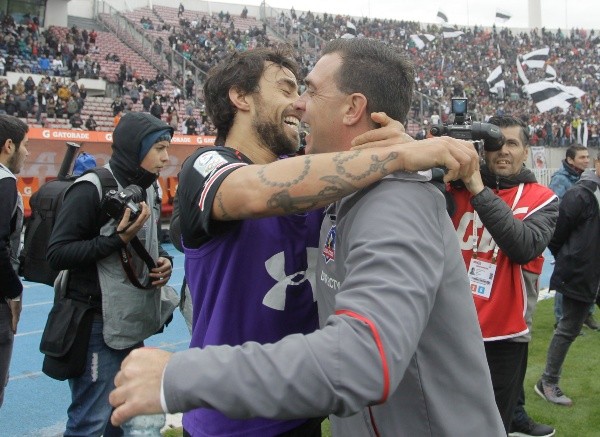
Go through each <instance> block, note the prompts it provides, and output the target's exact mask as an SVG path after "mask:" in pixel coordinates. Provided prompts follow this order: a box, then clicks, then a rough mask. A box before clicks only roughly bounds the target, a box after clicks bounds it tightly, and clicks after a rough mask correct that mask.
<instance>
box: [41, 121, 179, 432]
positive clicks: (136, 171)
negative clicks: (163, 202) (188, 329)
mask: <svg viewBox="0 0 600 437" xmlns="http://www.w3.org/2000/svg"><path fill="white" fill-rule="evenodd" d="M172 135H173V129H172V128H171V127H170V126H169V125H167V124H166V123H164V122H162V121H160V120H158V119H157V118H155V117H153V116H152V115H150V114H148V113H128V114H125V115H124V116H123V118H122V119H121V122H120V123H119V125H118V126H117V127H116V128H115V131H114V133H113V144H112V156H111V158H110V161H109V164H108V166H106V167H107V168H108V169H109V170H110V171H111V172H112V174H113V176H114V177H115V179H116V181H117V182H118V185H119V187H118V189H119V191H121V190H123V188H125V187H128V186H130V185H137V186H138V187H140V188H141V193H142V196H143V198H144V200H143V201H142V202H140V203H139V209H140V212H139V215H138V216H137V218H134V219H132V220H130V216H131V214H132V211H131V209H130V208H125V209H124V211H125V212H124V214H123V216H122V218H121V219H109V217H108V215H107V214H106V213H105V212H104V210H103V208H102V206H101V199H100V193H101V190H100V189H99V184H98V182H99V179H98V177H97V176H96V175H95V174H93V173H92V174H89V175H84V176H83V177H82V178H80V179H78V180H77V181H76V182H75V183H74V184H73V185H72V186H71V187H69V189H68V190H67V192H66V193H65V197H64V203H63V205H62V207H61V209H60V212H59V214H58V217H57V220H56V225H55V227H54V229H53V231H52V235H51V238H50V242H49V247H48V253H47V257H48V260H49V262H50V265H51V266H52V267H53V268H54V269H56V270H68V271H69V276H68V280H67V283H66V287H65V289H64V290H63V293H64V297H63V299H61V302H62V303H61V305H62V306H65V307H66V306H67V305H65V304H64V302H65V301H70V302H69V303H68V305H71V306H81V305H85V307H84V308H83V311H84V312H85V315H86V316H87V317H89V319H91V321H90V322H89V323H87V324H84V323H82V324H80V326H79V328H78V335H79V336H80V337H84V338H85V340H84V341H83V346H82V345H81V343H78V344H77V345H76V346H77V347H80V350H81V352H80V353H79V355H80V356H81V355H82V354H85V355H86V360H87V361H86V363H85V367H83V366H81V367H83V374H80V375H77V374H75V375H69V376H68V378H69V387H70V389H71V396H72V398H71V405H70V406H69V409H68V421H67V429H66V432H65V434H64V435H65V436H75V435H78V436H81V435H86V436H99V435H102V434H104V435H105V436H110V435H120V433H119V431H117V430H115V429H114V427H113V426H112V425H111V424H110V423H109V420H108V419H109V416H110V413H111V407H110V405H109V403H108V394H109V393H110V391H111V390H112V389H113V388H114V382H113V381H114V377H115V375H116V373H117V372H118V370H119V368H120V365H121V361H122V360H123V359H124V358H125V357H126V356H127V354H128V353H129V352H130V351H131V350H132V349H134V348H136V347H140V346H142V345H143V343H142V342H143V341H144V340H145V339H146V338H147V337H149V336H150V335H152V334H154V333H156V332H157V331H158V330H160V328H161V326H162V323H164V321H165V319H166V317H168V315H170V314H168V315H166V316H165V315H164V314H163V312H167V313H168V312H169V311H170V312H171V313H172V310H173V308H170V307H167V306H164V305H161V303H160V301H161V299H160V294H161V293H160V288H161V287H162V286H163V285H164V284H166V282H167V281H168V279H169V277H170V275H171V268H172V267H171V258H170V257H169V256H168V255H167V253H166V251H164V250H163V249H162V248H161V247H160V245H159V242H158V238H157V232H158V230H157V224H158V223H159V218H160V200H159V199H158V196H157V192H156V188H155V185H154V183H155V181H156V179H157V178H158V175H159V173H160V171H161V169H162V168H163V167H164V166H165V165H167V163H168V162H169V155H168V147H169V142H170V140H171V137H172ZM94 178H95V179H94ZM134 237H138V239H139V241H141V244H142V245H143V246H144V248H145V249H146V250H147V252H148V253H149V254H150V256H151V257H152V259H153V261H154V262H155V267H154V268H150V269H148V268H146V267H145V266H146V265H145V264H144V263H143V261H142V260H141V257H140V256H139V255H138V252H137V251H136V250H134V248H133V247H132V244H131V243H132V240H134ZM122 257H125V259H126V260H127V259H128V258H129V259H128V261H127V262H124V263H121V259H122ZM127 264H129V265H130V266H131V267H130V268H129V269H127ZM132 274H133V275H134V276H136V277H137V279H138V280H137V282H138V284H139V283H142V284H146V285H145V286H144V288H145V289H142V290H140V289H139V288H140V287H139V286H137V285H135V283H136V280H135V278H133V279H132ZM136 287H137V288H136ZM62 306H59V305H57V304H55V307H54V308H53V311H54V312H58V310H59V309H60V308H62ZM86 320H87V319H86ZM51 321H52V312H51V313H50V316H49V319H48V324H47V327H46V329H47V330H48V329H49V328H48V327H49V326H52V324H51ZM88 325H89V327H88ZM80 331H83V332H80ZM76 346H74V347H76ZM86 352H87V353H86Z"/></svg>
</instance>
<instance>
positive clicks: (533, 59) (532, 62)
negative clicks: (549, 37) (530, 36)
mask: <svg viewBox="0 0 600 437" xmlns="http://www.w3.org/2000/svg"><path fill="white" fill-rule="evenodd" d="M549 53H550V47H544V48H543V49H538V50H534V51H533V52H529V53H526V54H524V55H523V64H525V65H527V66H528V67H529V68H544V64H545V63H546V61H547V60H548V54H549Z"/></svg>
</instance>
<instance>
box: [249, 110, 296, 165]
mask: <svg viewBox="0 0 600 437" xmlns="http://www.w3.org/2000/svg"><path fill="white" fill-rule="evenodd" d="M263 115H264V113H263V112H262V111H261V112H259V113H258V115H257V117H256V118H255V119H254V121H253V123H252V125H253V127H254V129H255V130H256V133H257V135H258V137H259V138H260V140H261V141H262V142H263V143H264V144H265V145H266V146H267V148H268V149H269V150H270V151H271V152H273V153H274V154H275V155H277V156H281V155H295V154H296V153H297V152H298V145H299V142H298V139H293V138H290V136H289V135H288V134H286V132H285V129H284V127H283V126H282V125H281V123H274V122H272V121H270V120H268V119H267V117H263Z"/></svg>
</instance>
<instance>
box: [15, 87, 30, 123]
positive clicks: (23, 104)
mask: <svg viewBox="0 0 600 437" xmlns="http://www.w3.org/2000/svg"><path fill="white" fill-rule="evenodd" d="M16 106H17V117H19V118H27V114H28V113H29V111H31V104H30V103H29V100H27V94H25V93H23V94H21V95H20V96H19V97H18V99H17V102H16Z"/></svg>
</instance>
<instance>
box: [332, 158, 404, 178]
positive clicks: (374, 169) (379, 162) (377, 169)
mask: <svg viewBox="0 0 600 437" xmlns="http://www.w3.org/2000/svg"><path fill="white" fill-rule="evenodd" d="M358 153H359V151H356V153H353V154H351V155H349V156H346V157H344V156H345V154H342V153H340V154H338V155H337V156H336V157H335V158H333V160H334V162H335V163H336V171H337V173H338V174H339V175H341V176H344V177H345V178H347V179H349V180H352V181H360V180H361V179H364V178H366V177H368V176H370V175H372V174H374V173H380V174H383V175H388V174H390V173H391V171H390V170H388V169H387V168H386V165H387V164H388V163H390V162H392V161H394V160H395V159H396V158H398V153H397V152H391V153H390V154H388V155H387V156H386V157H384V158H383V159H380V158H379V157H378V156H376V155H373V156H371V161H372V162H371V165H370V166H369V168H368V169H367V170H365V171H364V172H363V173H361V174H359V175H354V174H352V173H349V172H348V171H347V170H346V167H345V166H344V164H345V163H346V162H348V161H350V160H351V159H353V158H355V157H356V156H357V154H358Z"/></svg>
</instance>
